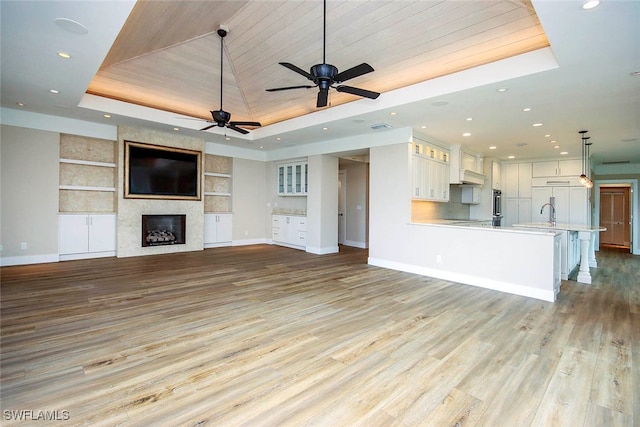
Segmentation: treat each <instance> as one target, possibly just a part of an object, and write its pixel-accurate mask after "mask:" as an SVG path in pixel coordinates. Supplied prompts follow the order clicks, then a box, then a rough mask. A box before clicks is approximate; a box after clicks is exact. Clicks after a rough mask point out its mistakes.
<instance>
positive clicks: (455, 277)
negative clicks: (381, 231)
mask: <svg viewBox="0 0 640 427" xmlns="http://www.w3.org/2000/svg"><path fill="white" fill-rule="evenodd" d="M368 264H370V265H375V266H377V267H383V268H388V269H391V270H398V271H404V272H407V273H413V274H419V275H421V276H427V277H433V278H436V279H442V280H447V281H449V282H455V283H461V284H464V285H470V286H477V287H479V288H485V289H491V290H494V291H500V292H506V293H508V294H514V295H520V296H524V297H529V298H536V299H540V300H543V301H550V302H554V301H555V300H556V295H555V292H554V290H553V289H550V290H544V289H534V288H530V287H528V286H522V285H517V284H514V283H506V282H501V281H499V280H493V279H488V278H485V277H475V276H468V275H466V274H459V273H452V272H450V271H444V270H436V269H433V268H427V267H421V266H419V265H412V264H405V263H401V262H395V261H388V260H384V259H378V258H371V257H369V259H368Z"/></svg>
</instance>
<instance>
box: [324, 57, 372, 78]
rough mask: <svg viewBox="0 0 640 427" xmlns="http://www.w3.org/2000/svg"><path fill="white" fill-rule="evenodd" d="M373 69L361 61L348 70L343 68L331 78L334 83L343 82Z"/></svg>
mask: <svg viewBox="0 0 640 427" xmlns="http://www.w3.org/2000/svg"><path fill="white" fill-rule="evenodd" d="M372 71H373V67H372V66H371V65H369V64H367V63H366V62H363V63H362V64H360V65H356V66H355V67H351V68H349V69H348V70H345V71H343V72H341V73H338V74H336V75H335V76H334V78H333V80H334V81H335V82H336V83H340V82H344V81H347V80H349V79H353V78H354V77H358V76H361V75H363V74H367V73H370V72H372Z"/></svg>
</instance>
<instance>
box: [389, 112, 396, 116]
mask: <svg viewBox="0 0 640 427" xmlns="http://www.w3.org/2000/svg"><path fill="white" fill-rule="evenodd" d="M397 114H398V113H396V112H395V111H392V112H390V113H389V115H391V116H395V115H397Z"/></svg>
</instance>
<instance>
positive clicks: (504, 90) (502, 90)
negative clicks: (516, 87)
mask: <svg viewBox="0 0 640 427" xmlns="http://www.w3.org/2000/svg"><path fill="white" fill-rule="evenodd" d="M508 90H509V89H507V88H506V87H501V88H500V89H498V90H497V92H500V93H503V92H506V91H508Z"/></svg>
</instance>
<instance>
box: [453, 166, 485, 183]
mask: <svg viewBox="0 0 640 427" xmlns="http://www.w3.org/2000/svg"><path fill="white" fill-rule="evenodd" d="M459 172H460V176H459V177H458V178H459V181H458V182H459V183H460V184H473V185H484V175H483V174H481V173H478V172H476V171H472V170H470V169H459Z"/></svg>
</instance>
